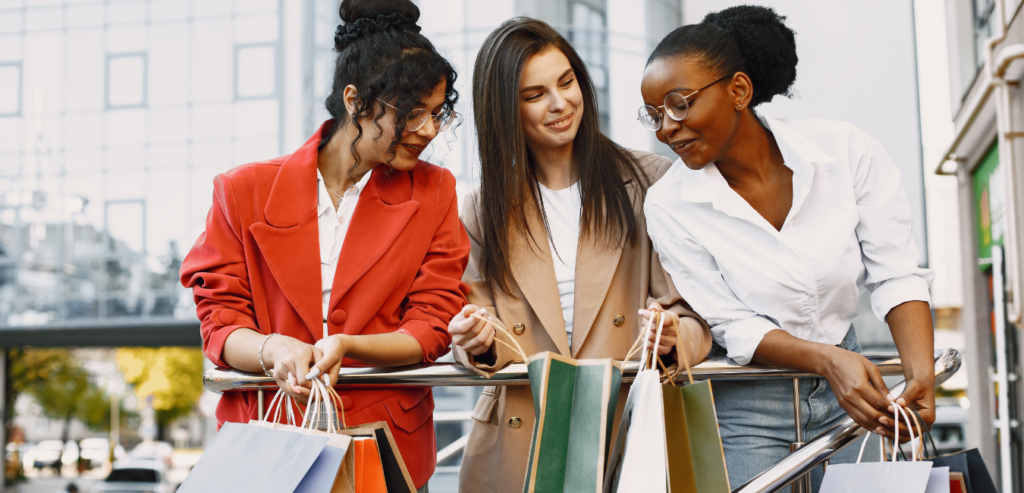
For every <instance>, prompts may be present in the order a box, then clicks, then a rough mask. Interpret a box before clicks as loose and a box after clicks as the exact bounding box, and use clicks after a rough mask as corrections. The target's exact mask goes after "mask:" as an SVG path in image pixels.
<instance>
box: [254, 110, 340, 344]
mask: <svg viewBox="0 0 1024 493" xmlns="http://www.w3.org/2000/svg"><path fill="white" fill-rule="evenodd" d="M332 124H333V122H332V121H328V122H327V123H324V125H323V126H321V127H320V129H319V130H317V132H316V133H315V134H314V135H313V137H311V138H310V139H309V141H307V142H306V143H305V144H304V145H303V146H302V147H300V148H299V149H298V150H297V151H295V153H294V154H292V155H291V156H289V157H288V159H286V160H285V161H284V162H283V163H282V164H281V169H280V171H278V172H277V177H276V178H275V179H274V184H273V186H272V188H271V189H270V195H269V197H268V198H267V203H266V206H265V207H264V210H263V213H264V217H265V218H266V223H261V222H257V223H254V224H253V225H252V226H250V227H249V231H250V232H251V233H252V235H253V238H255V239H256V243H257V244H258V245H259V247H260V252H261V253H262V254H263V258H264V259H265V261H266V263H267V265H268V266H269V267H270V272H271V273H272V274H273V275H274V279H275V280H276V281H277V284H278V285H279V286H281V290H282V291H283V292H284V294H285V297H287V298H288V301H289V302H291V304H292V306H293V307H294V308H295V311H296V312H298V314H299V316H300V317H301V318H302V321H303V322H305V323H306V326H307V327H308V329H309V331H310V333H311V334H312V335H313V339H319V338H320V337H321V334H322V332H323V329H322V327H323V314H322V313H321V311H322V308H321V303H322V302H321V294H320V244H319V236H318V225H317V214H316V205H317V189H316V161H317V154H318V153H317V147H318V146H319V145H320V136H321V134H322V132H323V131H324V129H326V128H328V127H329V126H330V125H332Z"/></svg>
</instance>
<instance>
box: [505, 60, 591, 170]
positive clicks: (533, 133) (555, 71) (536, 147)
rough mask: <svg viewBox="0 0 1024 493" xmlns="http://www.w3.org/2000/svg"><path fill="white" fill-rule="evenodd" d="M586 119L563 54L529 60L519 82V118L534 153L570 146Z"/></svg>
mask: <svg viewBox="0 0 1024 493" xmlns="http://www.w3.org/2000/svg"><path fill="white" fill-rule="evenodd" d="M582 117H583V93H582V92H581V91H580V86H579V84H578V83H577V81H576V74H575V73H574V72H573V70H572V66H571V65H570V64H569V59H568V58H566V57H565V55H564V54H563V53H562V51H561V50H559V49H557V48H554V47H552V48H548V49H546V50H544V51H541V52H540V53H537V54H536V55H533V56H532V57H530V59H529V60H527V62H526V66H525V67H523V75H522V77H521V78H520V81H519V118H520V121H521V122H522V126H523V133H524V134H525V135H526V145H527V147H529V148H530V149H531V150H532V151H533V152H534V153H541V152H545V151H550V150H553V149H558V148H562V147H565V146H571V145H572V142H573V140H574V139H575V138H576V131H577V130H579V128H580V120H581V118H582Z"/></svg>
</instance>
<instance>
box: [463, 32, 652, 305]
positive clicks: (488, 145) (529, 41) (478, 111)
mask: <svg viewBox="0 0 1024 493" xmlns="http://www.w3.org/2000/svg"><path fill="white" fill-rule="evenodd" d="M549 47H554V48H557V49H558V50H560V51H561V52H562V54H564V55H565V57H566V58H567V59H568V60H569V65H570V66H571V67H572V70H573V72H575V74H576V80H577V82H578V83H579V87H580V91H581V92H582V93H583V105H584V108H585V111H583V118H582V119H581V121H580V126H579V130H578V131H577V133H576V138H575V140H574V141H573V148H572V149H573V150H572V157H573V164H572V165H573V168H574V171H575V175H576V176H578V177H579V186H580V195H581V198H582V203H583V214H582V217H581V218H580V230H581V232H582V234H583V235H584V236H586V235H590V234H598V235H600V236H601V238H602V239H603V240H605V241H606V242H607V243H608V245H609V246H610V247H614V246H618V245H620V244H622V243H623V242H624V241H625V242H629V243H633V244H635V242H636V241H637V239H638V237H639V235H640V233H641V232H640V231H638V230H639V225H638V224H637V220H636V216H635V215H634V211H633V207H634V204H633V201H632V199H631V198H630V195H629V191H628V190H627V188H626V182H630V181H632V182H633V183H636V184H637V185H638V186H639V189H640V191H641V197H642V194H643V193H644V192H646V189H647V186H648V185H649V184H650V183H649V180H648V177H647V176H646V175H645V174H643V173H642V172H641V171H640V166H639V163H638V162H637V161H636V158H634V157H633V155H632V154H631V153H630V152H629V151H627V150H625V149H623V148H622V147H620V146H619V145H617V144H615V143H614V142H612V141H611V139H609V138H608V137H605V136H604V135H603V134H602V133H601V129H600V120H599V119H598V118H599V117H598V109H597V94H596V92H595V90H594V84H593V82H592V81H591V79H590V74H589V73H588V72H587V68H586V65H585V64H584V63H583V59H581V58H580V56H579V54H577V53H576V50H575V49H573V47H572V45H570V44H569V42H568V41H566V40H565V38H563V37H562V35H560V34H558V32H557V31H555V30H554V29H553V28H552V27H551V26H549V25H548V24H547V23H545V22H542V21H539V20H536V19H529V18H523V17H520V18H515V19H510V20H508V21H506V22H505V23H504V24H502V25H501V26H500V27H498V28H497V29H495V30H494V32H492V33H491V34H490V35H488V36H487V39H486V40H484V43H483V46H481V47H480V52H479V53H478V54H477V57H476V67H475V68H474V71H473V117H474V119H475V120H476V133H477V144H478V148H479V151H480V167H481V173H480V175H481V180H480V194H479V197H480V198H479V200H480V204H481V209H482V210H481V214H482V217H481V228H482V229H483V238H482V239H481V241H482V245H481V246H482V247H483V254H482V257H481V264H482V265H481V271H482V273H483V275H484V277H485V278H486V279H487V280H488V282H489V283H490V284H491V286H492V288H494V287H497V288H498V289H501V290H502V291H503V292H504V293H506V294H508V295H512V294H513V293H512V288H511V286H512V284H511V281H512V269H511V266H510V258H511V252H510V241H509V240H510V238H511V237H512V235H515V234H518V235H522V236H525V237H531V235H530V230H529V225H528V224H527V219H526V215H525V213H524V211H525V210H526V208H525V207H524V206H525V205H527V201H532V202H533V204H535V205H536V206H537V207H538V210H540V211H542V213H543V204H542V203H541V199H540V189H539V186H538V184H537V175H536V172H535V168H534V163H533V158H532V157H531V156H530V152H529V149H528V148H527V146H526V135H525V133H524V132H523V128H522V122H521V121H520V117H519V103H520V97H519V82H520V78H521V76H522V73H523V69H524V67H525V66H526V63H527V61H528V60H529V59H530V57H532V56H533V55H535V54H537V53H539V52H541V51H544V50H545V49H547V48H549ZM640 203H642V199H641V202H640ZM637 205H639V204H637ZM545 223H546V221H545ZM535 246H536V245H535Z"/></svg>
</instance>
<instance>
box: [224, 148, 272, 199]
mask: <svg viewBox="0 0 1024 493" xmlns="http://www.w3.org/2000/svg"><path fill="white" fill-rule="evenodd" d="M288 157H289V156H282V157H278V158H273V159H267V160H265V161H256V162H253V163H246V164H242V165H239V166H235V167H234V168H231V169H229V170H227V171H225V172H223V173H221V174H219V175H217V176H216V177H214V179H213V186H214V190H215V191H216V192H217V193H218V194H220V195H222V196H223V195H238V194H243V195H249V194H252V193H253V192H254V191H255V189H256V188H257V187H258V186H259V185H260V184H262V183H273V181H274V178H275V177H277V172H278V171H279V170H280V169H281V164H282V163H284V162H285V161H286V160H288Z"/></svg>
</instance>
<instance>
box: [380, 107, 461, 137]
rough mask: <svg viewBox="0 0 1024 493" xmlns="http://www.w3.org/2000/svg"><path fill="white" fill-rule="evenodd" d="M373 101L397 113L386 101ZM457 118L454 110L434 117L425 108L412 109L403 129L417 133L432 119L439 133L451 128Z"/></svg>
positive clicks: (396, 109) (445, 111)
mask: <svg viewBox="0 0 1024 493" xmlns="http://www.w3.org/2000/svg"><path fill="white" fill-rule="evenodd" d="M375 99H377V101H380V102H381V103H384V104H385V105H387V107H388V108H391V109H393V110H395V112H397V111H398V108H395V107H394V106H392V105H390V104H388V102H387V101H383V100H381V99H380V98H375ZM458 116H459V114H458V113H456V112H455V111H454V110H444V111H442V112H440V113H438V114H436V115H435V114H432V113H430V112H429V111H427V109H426V108H413V110H412V111H410V112H409V117H408V118H406V120H405V129H406V130H408V131H410V132H418V131H419V129H421V128H423V126H424V125H426V124H427V120H429V119H431V118H433V119H434V130H435V131H437V132H438V133H440V132H444V131H445V130H446V129H447V128H448V127H450V126H452V123H455V120H456V119H457V118H458Z"/></svg>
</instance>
